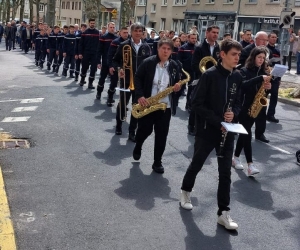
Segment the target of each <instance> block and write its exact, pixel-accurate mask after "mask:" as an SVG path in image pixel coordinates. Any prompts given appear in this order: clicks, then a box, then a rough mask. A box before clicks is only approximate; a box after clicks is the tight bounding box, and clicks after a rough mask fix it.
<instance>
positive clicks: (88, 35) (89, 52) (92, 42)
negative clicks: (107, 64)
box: [78, 28, 99, 89]
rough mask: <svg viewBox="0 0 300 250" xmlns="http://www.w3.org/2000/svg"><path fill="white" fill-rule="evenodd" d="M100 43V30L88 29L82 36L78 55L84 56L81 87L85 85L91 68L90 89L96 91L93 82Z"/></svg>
mask: <svg viewBox="0 0 300 250" xmlns="http://www.w3.org/2000/svg"><path fill="white" fill-rule="evenodd" d="M98 43H99V30H97V29H91V28H88V29H86V31H85V32H83V33H82V34H81V39H80V42H79V46H78V55H82V56H83V58H82V68H81V80H80V86H83V84H85V77H86V72H87V70H88V68H89V66H90V65H91V68H90V76H89V86H88V88H90V89H94V88H95V87H94V86H93V81H94V79H95V74H96V71H97V48H98Z"/></svg>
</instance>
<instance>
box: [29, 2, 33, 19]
mask: <svg viewBox="0 0 300 250" xmlns="http://www.w3.org/2000/svg"><path fill="white" fill-rule="evenodd" d="M29 13H30V14H29V22H30V23H32V22H33V0H29Z"/></svg>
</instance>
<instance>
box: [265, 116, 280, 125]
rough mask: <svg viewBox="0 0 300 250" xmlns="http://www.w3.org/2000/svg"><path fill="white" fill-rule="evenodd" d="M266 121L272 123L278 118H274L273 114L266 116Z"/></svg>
mask: <svg viewBox="0 0 300 250" xmlns="http://www.w3.org/2000/svg"><path fill="white" fill-rule="evenodd" d="M267 121H268V122H274V123H278V122H279V120H278V119H276V118H275V116H267Z"/></svg>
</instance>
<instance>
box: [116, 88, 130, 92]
mask: <svg viewBox="0 0 300 250" xmlns="http://www.w3.org/2000/svg"><path fill="white" fill-rule="evenodd" d="M116 90H120V91H124V92H130V89H124V88H118V87H117V88H116Z"/></svg>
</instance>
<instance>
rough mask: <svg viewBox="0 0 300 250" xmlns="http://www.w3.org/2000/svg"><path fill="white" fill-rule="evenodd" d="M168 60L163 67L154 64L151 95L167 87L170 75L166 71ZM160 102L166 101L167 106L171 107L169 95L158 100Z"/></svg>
mask: <svg viewBox="0 0 300 250" xmlns="http://www.w3.org/2000/svg"><path fill="white" fill-rule="evenodd" d="M168 66H169V61H167V62H166V63H165V64H164V66H163V67H161V66H160V65H159V63H158V64H157V65H156V69H155V76H154V79H153V85H152V92H151V96H154V95H156V94H157V93H159V92H162V91H164V90H165V89H166V88H167V87H169V83H170V76H169V72H168ZM159 102H160V103H162V102H163V103H166V104H167V108H170V107H171V104H170V99H169V95H168V96H166V97H165V98H163V99H161V100H160V101H159Z"/></svg>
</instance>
